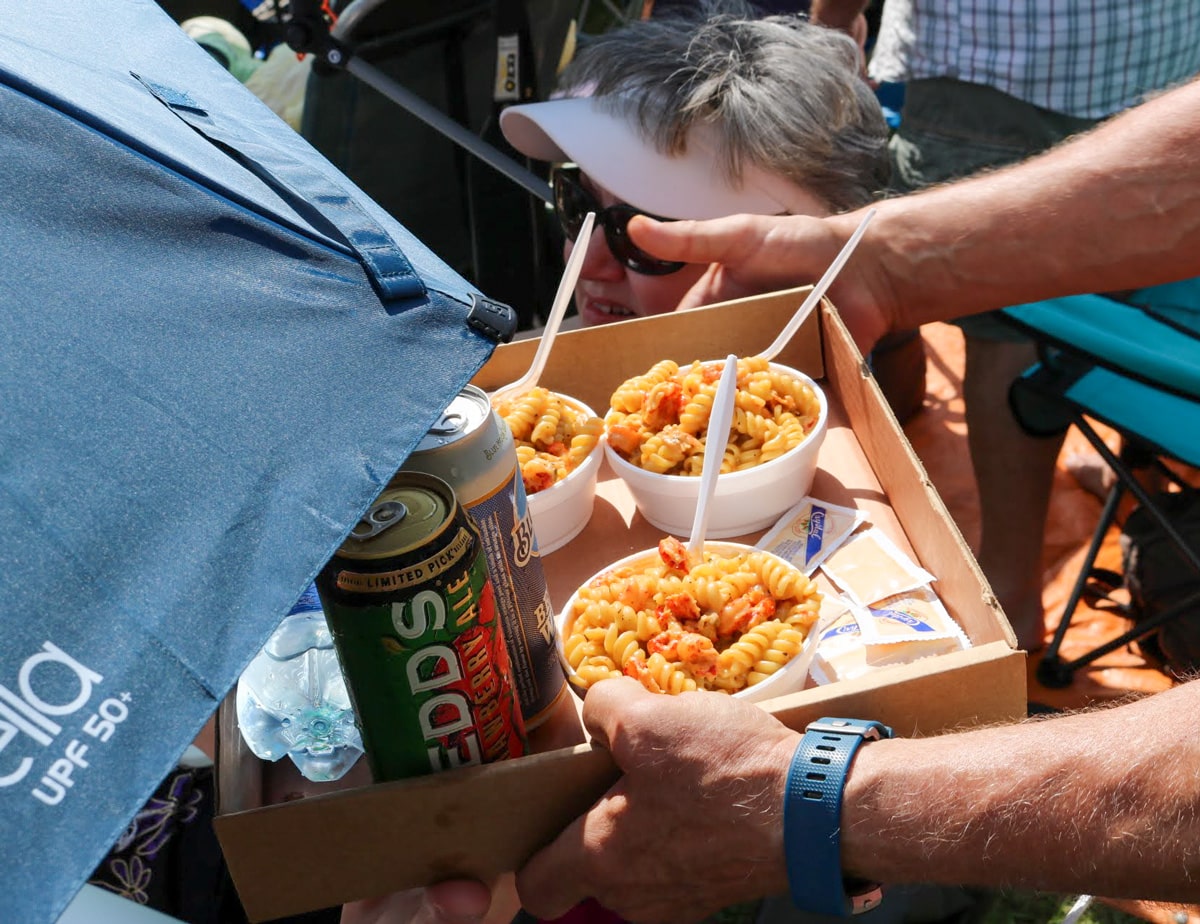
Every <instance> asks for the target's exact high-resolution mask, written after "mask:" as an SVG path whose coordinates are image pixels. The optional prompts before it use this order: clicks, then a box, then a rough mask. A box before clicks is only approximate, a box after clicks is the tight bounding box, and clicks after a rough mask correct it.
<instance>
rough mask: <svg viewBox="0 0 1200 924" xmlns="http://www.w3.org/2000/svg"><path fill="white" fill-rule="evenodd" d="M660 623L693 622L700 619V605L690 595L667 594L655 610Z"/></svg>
mask: <svg viewBox="0 0 1200 924" xmlns="http://www.w3.org/2000/svg"><path fill="white" fill-rule="evenodd" d="M656 615H657V616H658V617H659V619H660V620H662V622H664V623H667V622H695V621H696V620H698V619H699V618H700V615H701V613H700V604H699V603H697V602H696V598H695V597H693V596H692V595H691V594H668V595H667V596H666V597H665V598H664V599H663V602H662V606H660V607H658V608H657V614H656Z"/></svg>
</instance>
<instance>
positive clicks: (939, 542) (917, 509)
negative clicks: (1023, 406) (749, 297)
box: [821, 303, 1017, 648]
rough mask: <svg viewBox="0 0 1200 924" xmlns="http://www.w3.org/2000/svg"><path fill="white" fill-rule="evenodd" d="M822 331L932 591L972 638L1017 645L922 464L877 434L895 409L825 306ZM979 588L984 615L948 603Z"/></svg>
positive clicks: (847, 403)
mask: <svg viewBox="0 0 1200 924" xmlns="http://www.w3.org/2000/svg"><path fill="white" fill-rule="evenodd" d="M821 336H822V338H823V339H824V340H825V342H826V343H835V342H836V343H840V344H841V346H842V349H826V350H825V356H826V358H827V362H826V368H825V375H826V377H827V378H828V379H829V381H830V382H832V383H833V384H834V385H835V391H836V392H837V394H838V396H839V397H840V398H841V400H842V404H843V406H844V407H845V410H846V414H847V416H848V417H849V418H850V423H851V426H853V428H854V433H855V436H857V437H858V441H859V443H860V444H861V445H862V447H863V450H864V451H865V452H866V454H867V458H868V459H869V460H870V461H871V465H872V467H873V468H874V469H875V475H876V477H877V478H878V479H879V483H880V484H881V485H882V486H883V489H884V491H886V492H887V496H888V499H889V501H890V502H891V505H892V509H894V510H895V511H896V515H897V516H898V517H899V519H900V522H901V523H903V524H904V531H905V533H906V534H907V536H908V539H909V542H910V543H912V546H913V549H914V550H915V551H916V553H917V556H918V558H919V559H920V561H921V564H922V565H924V567H925V568H926V569H927V570H929V571H930V572H931V573H933V574H936V575H937V578H938V586H937V590H938V594H939V596H940V597H942V599H943V600H944V601H946V602H947V603H948V608H949V609H950V614H951V615H952V616H954V618H955V619H956V620H958V622H959V624H960V625H961V626H962V627H963V628H964V629H966V630H967V634H968V635H970V636H971V638H972V639H973V640H974V641H975V643H976V644H979V643H982V642H990V641H1004V642H1006V643H1007V644H1008V645H1009V646H1010V647H1013V648H1015V647H1016V645H1017V638H1016V635H1015V634H1014V633H1013V631H1012V627H1011V626H1010V625H1009V624H1008V620H1007V619H1005V618H1004V613H1003V610H1002V609H1001V607H1000V604H999V602H998V601H997V600H996V596H995V594H993V593H992V590H991V585H989V584H988V581H987V578H986V577H984V574H983V572H982V571H981V570H980V569H979V565H978V564H977V563H976V561H975V558H974V556H973V555H972V554H971V552H970V549H969V548H968V547H967V543H966V541H965V540H964V539H963V537H962V533H961V532H960V531H959V529H958V526H957V525H956V524H955V522H954V519H953V518H952V517H951V516H950V511H949V510H947V509H946V505H945V504H944V503H943V501H942V498H941V495H940V494H938V492H937V489H936V488H935V487H934V486H933V482H932V481H931V480H930V478H929V474H928V472H926V470H925V466H924V465H923V464H922V463H921V460H920V459H919V458H918V457H917V454H916V453H915V452H914V451H913V448H912V445H911V444H910V443H909V442H908V440H904V441H902V442H901V453H900V454H897V453H896V452H895V447H894V445H893V444H892V442H891V441H890V440H889V442H888V444H887V445H886V446H885V445H884V443H883V440H884V438H885V436H887V435H888V434H886V433H881V428H880V427H879V425H878V422H879V421H880V420H885V419H886V420H889V421H891V423H892V424H893V425H894V426H895V427H896V428H897V429H899V426H900V425H899V424H898V423H897V422H896V418H895V415H894V414H893V413H892V409H891V407H890V406H889V405H888V403H887V400H886V399H885V398H884V397H883V393H882V392H881V391H880V390H879V385H878V383H877V382H876V381H875V378H874V376H872V375H871V372H870V370H869V369H868V368H867V365H866V362H865V361H864V360H862V358H861V354H860V353H859V352H858V350H857V349H856V348H855V347H854V342H853V340H852V338H851V337H850V332H849V331H848V330H847V329H846V326H845V324H843V323H842V319H841V317H840V316H839V315H838V313H837V311H836V310H835V309H834V308H833V306H832V305H830V304H828V303H826V304H825V305H824V306H823V310H822V312H821ZM979 590H982V594H983V597H982V602H983V604H984V606H986V607H987V608H988V609H989V610H990V611H991V618H988V619H981V618H980V617H979V612H978V610H976V609H974V608H963V607H955V606H954V605H953V602H952V601H954V600H959V599H963V597H964V595H968V594H969V595H971V596H974V594H975V593H977V592H978V591H979Z"/></svg>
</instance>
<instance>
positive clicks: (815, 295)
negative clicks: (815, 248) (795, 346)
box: [758, 209, 875, 362]
mask: <svg viewBox="0 0 1200 924" xmlns="http://www.w3.org/2000/svg"><path fill="white" fill-rule="evenodd" d="M874 217H875V209H868V210H867V214H866V215H864V216H863V220H862V221H861V222H860V223H859V225H858V227H857V228H855V229H854V233H853V234H851V235H850V240H848V241H846V243H845V244H843V245H842V249H841V252H840V253H838V255H837V256H836V257H834V258H833V262H832V263H830V264H829V269H827V270H825V275H823V276H822V277H821V278H820V280H818V282H817V284H816V285H815V286H813V290H812V291H811V292H809V293H808V297H807V298H806V299H804V301H803V302H801V303H800V307H799V308H797V309H796V313H795V314H793V315H792V319H791V320H790V321H788V322H787V324H785V325H784V327H783V330H781V331H780V332H779V336H778V337H776V338H775V342H774V343H772V344H771V345H770V346H769V347H767V348H766V349H765V350H763V351H762V352H761V353H759V354H758V356H759V358H761V359H765V360H766V361H767V362H770V361H771V360H773V359H774V358H775V357H776V356H778V355H779V351H780V350H782V349H783V348H784V347H785V346H787V344H788V341H789V340H791V339H792V337H794V336H795V335H796V331H798V330H799V329H800V325H801V324H803V323H804V322H805V321H806V320H807V319H808V316H809V314H811V313H812V310H813V309H814V308H815V307H817V303H818V302H820V301H821V296H823V295H824V294H825V290H826V289H828V288H829V287H830V285H832V284H833V280H835V279H836V278H837V275H838V273H839V272H841V269H842V267H843V266H845V265H846V261H847V260H849V259H850V254H852V253H854V248H855V247H857V246H858V242H859V241H860V240H861V239H862V236H863V234H864V233H865V232H866V230H867V225H869V224H870V223H871V219H872V218H874Z"/></svg>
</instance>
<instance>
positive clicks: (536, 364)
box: [491, 212, 596, 404]
mask: <svg viewBox="0 0 1200 924" xmlns="http://www.w3.org/2000/svg"><path fill="white" fill-rule="evenodd" d="M595 221H596V213H595V212H588V213H587V215H585V216H584V219H583V224H582V225H581V226H580V228H579V233H578V234H577V235H576V236H575V246H574V247H572V248H571V256H570V258H569V259H568V260H567V265H566V267H565V268H564V269H563V275H562V279H561V280H560V281H559V283H558V291H557V292H555V293H554V304H553V305H552V306H551V307H550V316H549V317H548V318H547V319H546V328H545V330H543V331H542V336H541V339H540V340H539V341H538V348H537V352H536V353H534V354H533V362H532V363H531V364H530V366H529V369H528V371H526V373H525V374H524V375H523V376H521V377H520V378H519V379H517V380H516V381H515V382H509V383H508V384H507V385H503V386H501V387H500V388H497V389H496V390H495V391H493V392H492V394H491V401H492V403H493V404H495V403H496V402H497V401H499V400H500V399H501V397H502V396H504V395H510V394H516V393H518V392H522V391H526V390H528V389H530V388H532V387H533V386H534V385H536V384H537V383H538V379H539V378H540V377H541V375H542V370H543V369H545V368H546V360H547V359H549V358H550V348H551V347H552V346H553V345H554V338H555V337H556V336H558V328H559V327H560V326H561V324H562V319H563V315H564V314H566V313H567V306H568V305H569V304H570V303H571V293H572V292H574V291H575V283H576V282H578V281H579V271H580V270H581V269H582V268H583V258H584V257H585V256H586V255H587V249H588V243H589V242H590V241H591V239H592V225H593V224H594V223H595Z"/></svg>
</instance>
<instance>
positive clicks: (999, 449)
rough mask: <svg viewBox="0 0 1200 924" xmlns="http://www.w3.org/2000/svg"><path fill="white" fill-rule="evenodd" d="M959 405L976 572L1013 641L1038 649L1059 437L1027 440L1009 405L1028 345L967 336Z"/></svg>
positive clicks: (1026, 363)
mask: <svg viewBox="0 0 1200 924" xmlns="http://www.w3.org/2000/svg"><path fill="white" fill-rule="evenodd" d="M965 339H966V374H965V375H964V376H963V402H964V405H965V410H966V421H967V445H968V446H969V448H970V452H971V462H972V464H973V465H974V468H975V481H976V484H977V486H978V488H979V519H980V529H981V534H980V544H979V566H980V568H982V569H983V573H984V574H985V575H986V576H987V579H988V581H989V583H991V585H992V590H993V591H994V592H995V594H996V597H997V599H998V600H999V601H1000V605H1001V606H1002V607H1003V608H1004V612H1005V615H1006V616H1007V617H1008V621H1009V623H1011V624H1012V627H1013V631H1014V632H1016V635H1017V642H1018V643H1019V644H1020V646H1021V647H1022V648H1024V649H1026V650H1029V651H1033V650H1035V649H1037V648H1040V647H1042V646H1043V645H1044V643H1045V623H1044V618H1043V614H1042V547H1043V538H1044V534H1045V527H1046V513H1047V510H1048V509H1049V505H1050V489H1051V487H1052V485H1053V482H1054V465H1055V461H1056V460H1057V458H1058V453H1059V450H1060V449H1061V448H1062V442H1063V435H1058V436H1047V437H1032V436H1029V435H1028V434H1026V433H1025V432H1024V431H1023V430H1022V429H1021V427H1020V426H1019V425H1018V424H1017V421H1016V419H1015V418H1014V417H1013V414H1012V411H1011V409H1010V408H1009V405H1008V389H1009V386H1010V385H1011V384H1012V382H1013V380H1014V379H1016V378H1017V377H1018V376H1019V375H1020V374H1021V373H1022V372H1024V371H1025V370H1026V369H1027V368H1029V367H1030V366H1031V365H1033V364H1034V363H1035V362H1036V361H1037V354H1036V350H1035V348H1034V346H1033V344H1032V343H1028V342H1014V341H1006V340H994V339H984V338H982V337H977V336H972V335H971V334H969V333H968V334H967V335H966V338H965Z"/></svg>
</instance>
